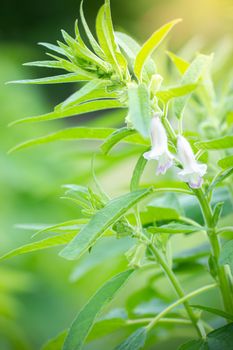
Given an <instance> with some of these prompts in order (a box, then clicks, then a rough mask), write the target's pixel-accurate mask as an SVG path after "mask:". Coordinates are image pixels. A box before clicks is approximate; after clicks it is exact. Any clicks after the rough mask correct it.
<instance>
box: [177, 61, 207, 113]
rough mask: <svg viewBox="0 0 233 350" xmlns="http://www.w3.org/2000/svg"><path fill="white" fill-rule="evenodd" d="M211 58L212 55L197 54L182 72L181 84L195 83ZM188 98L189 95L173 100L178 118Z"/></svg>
mask: <svg viewBox="0 0 233 350" xmlns="http://www.w3.org/2000/svg"><path fill="white" fill-rule="evenodd" d="M211 59H212V56H206V55H198V56H197V57H196V58H195V59H194V60H193V62H192V63H191V64H190V66H189V67H188V69H187V70H186V72H185V73H184V75H183V77H182V79H181V85H186V84H196V83H197V82H198V80H199V79H200V78H201V77H202V75H203V74H204V72H205V70H206V69H207V68H208V67H209V65H210V61H211ZM188 99H189V96H183V97H180V98H178V99H176V100H175V102H174V112H175V115H176V117H177V118H178V119H179V118H181V117H182V116H183V113H184V109H185V106H186V104H187V102H188Z"/></svg>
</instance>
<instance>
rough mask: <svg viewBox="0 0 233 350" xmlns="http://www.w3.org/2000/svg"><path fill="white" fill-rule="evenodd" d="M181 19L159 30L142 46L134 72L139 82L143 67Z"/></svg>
mask: <svg viewBox="0 0 233 350" xmlns="http://www.w3.org/2000/svg"><path fill="white" fill-rule="evenodd" d="M180 21H181V20H180V19H175V20H173V21H171V22H169V23H167V24H165V25H164V26H162V27H161V28H159V29H158V30H157V31H156V32H155V33H154V34H153V35H152V36H151V37H150V38H149V39H148V40H147V41H146V42H145V44H144V45H143V46H142V48H141V50H140V51H139V53H138V54H137V57H136V60H135V65H134V72H135V75H136V77H137V78H138V80H139V81H141V79H142V71H143V67H144V65H145V63H146V61H147V59H148V58H149V57H150V55H151V54H152V52H153V51H154V50H155V49H156V48H157V47H158V46H159V44H160V43H161V42H162V41H163V40H164V39H165V37H166V36H167V34H168V33H169V31H170V30H171V29H172V28H173V27H174V25H175V24H177V23H179V22H180Z"/></svg>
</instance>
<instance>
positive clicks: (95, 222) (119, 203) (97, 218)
mask: <svg viewBox="0 0 233 350" xmlns="http://www.w3.org/2000/svg"><path fill="white" fill-rule="evenodd" d="M151 192H152V190H151V189H145V190H140V191H135V192H131V193H128V194H126V195H123V196H121V197H118V198H115V199H113V200H111V201H110V202H108V203H107V205H106V206H105V207H104V208H103V209H101V210H99V211H98V212H97V213H96V214H95V215H94V216H93V217H92V219H91V220H90V221H89V223H88V224H87V225H86V226H85V227H84V228H83V230H81V231H80V233H79V235H78V236H77V237H75V238H74V239H73V240H72V241H71V242H70V244H69V245H68V246H66V248H65V249H63V250H62V251H61V253H60V255H61V256H62V257H64V258H66V259H68V260H73V259H77V258H79V257H80V256H81V255H83V254H84V253H85V252H86V251H87V250H88V249H89V248H90V247H92V246H93V245H94V244H95V242H96V241H97V240H98V239H99V238H100V237H101V236H102V235H103V234H104V232H105V231H106V230H107V229H108V228H109V227H110V226H111V225H113V224H114V223H115V222H116V221H117V220H118V219H119V218H120V217H121V216H123V215H124V214H125V213H126V212H127V211H128V210H129V209H130V208H132V207H133V206H134V205H135V204H136V203H138V202H139V201H141V200H142V199H143V198H145V197H146V196H148V195H149V194H150V193H151Z"/></svg>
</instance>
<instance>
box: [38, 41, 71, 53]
mask: <svg viewBox="0 0 233 350" xmlns="http://www.w3.org/2000/svg"><path fill="white" fill-rule="evenodd" d="M38 44H39V45H41V46H44V47H46V48H47V49H49V50H51V51H54V52H57V53H59V54H61V55H63V56H66V51H65V50H64V49H62V48H61V47H59V46H57V45H53V44H49V43H38Z"/></svg>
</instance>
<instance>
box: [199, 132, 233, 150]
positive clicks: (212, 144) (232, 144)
mask: <svg viewBox="0 0 233 350" xmlns="http://www.w3.org/2000/svg"><path fill="white" fill-rule="evenodd" d="M195 146H197V148H199V149H206V150H210V151H215V150H219V149H227V148H233V136H224V137H220V138H218V139H213V140H207V141H200V142H196V143H195Z"/></svg>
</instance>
